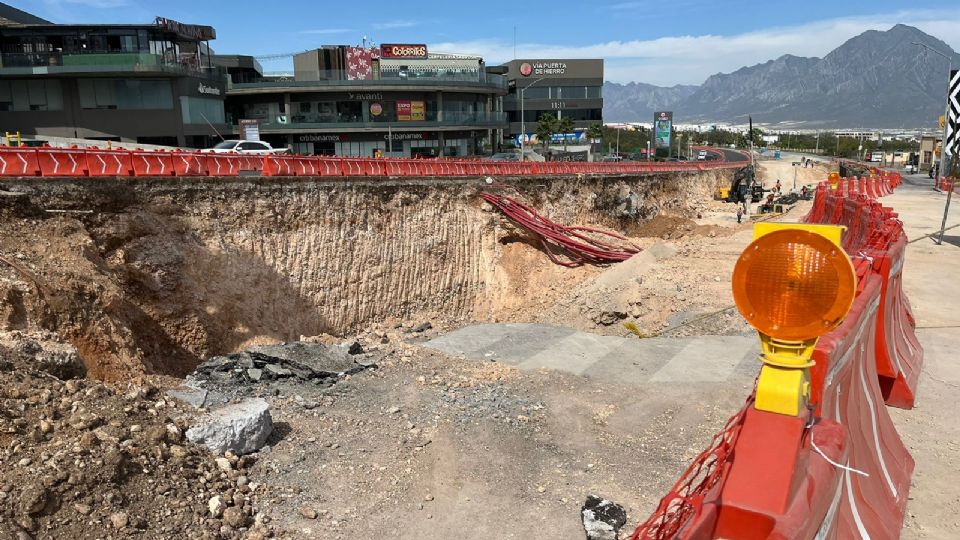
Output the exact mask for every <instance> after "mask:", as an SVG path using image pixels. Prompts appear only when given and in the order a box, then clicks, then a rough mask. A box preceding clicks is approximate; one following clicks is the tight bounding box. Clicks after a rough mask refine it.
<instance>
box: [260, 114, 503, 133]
mask: <svg viewBox="0 0 960 540" xmlns="http://www.w3.org/2000/svg"><path fill="white" fill-rule="evenodd" d="M319 120H321V119H319V118H315V117H310V116H306V115H293V116H292V117H291V118H290V119H289V120H288V121H286V122H279V121H277V120H272V121H267V122H264V121H261V123H260V131H261V132H263V133H294V132H312V131H338V132H344V131H386V130H387V129H388V128H389V129H394V130H400V131H407V130H411V129H431V130H433V129H447V130H450V129H463V128H466V129H498V128H505V127H506V126H507V116H506V114H505V113H503V112H499V111H492V112H477V113H470V112H467V113H464V112H449V111H444V112H443V115H442V118H440V119H438V115H437V113H436V112H431V113H427V114H426V115H425V118H424V120H422V121H421V120H416V121H405V120H404V121H400V120H394V119H384V120H374V121H370V120H368V121H364V120H363V119H362V118H360V117H346V116H341V117H340V118H339V119H337V120H334V119H327V120H326V121H319Z"/></svg>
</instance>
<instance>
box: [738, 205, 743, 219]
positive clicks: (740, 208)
mask: <svg viewBox="0 0 960 540" xmlns="http://www.w3.org/2000/svg"><path fill="white" fill-rule="evenodd" d="M742 220H743V206H741V205H739V204H738V205H737V223H740V222H741V221H742Z"/></svg>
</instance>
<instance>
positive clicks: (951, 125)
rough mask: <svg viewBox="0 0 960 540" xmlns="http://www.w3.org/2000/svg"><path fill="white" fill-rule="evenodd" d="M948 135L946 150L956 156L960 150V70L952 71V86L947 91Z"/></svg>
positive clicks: (948, 153)
mask: <svg viewBox="0 0 960 540" xmlns="http://www.w3.org/2000/svg"><path fill="white" fill-rule="evenodd" d="M947 105H948V106H949V107H948V110H947V137H946V140H945V141H944V150H945V151H946V153H947V155H951V156H956V155H957V152H958V150H960V70H953V71H951V72H950V86H949V90H948V91H947Z"/></svg>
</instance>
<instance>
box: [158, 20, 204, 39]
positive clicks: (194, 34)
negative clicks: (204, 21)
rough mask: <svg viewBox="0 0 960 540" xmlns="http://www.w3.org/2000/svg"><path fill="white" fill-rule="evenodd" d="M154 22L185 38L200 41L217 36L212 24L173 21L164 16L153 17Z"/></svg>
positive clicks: (163, 28)
mask: <svg viewBox="0 0 960 540" xmlns="http://www.w3.org/2000/svg"><path fill="white" fill-rule="evenodd" d="M154 23H155V24H156V25H157V26H159V27H160V29H162V30H165V31H167V32H173V33H174V34H177V35H179V36H183V37H185V38H190V39H196V40H200V41H206V40H208V39H216V38H217V32H216V31H215V30H214V29H213V27H212V26H200V25H196V24H183V23H182V22H179V21H175V20H173V19H167V18H166V17H157V18H156V19H154Z"/></svg>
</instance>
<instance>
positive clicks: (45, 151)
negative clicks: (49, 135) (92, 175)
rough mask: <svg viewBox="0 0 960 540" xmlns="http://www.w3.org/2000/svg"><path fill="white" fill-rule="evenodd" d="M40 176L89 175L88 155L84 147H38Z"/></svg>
mask: <svg viewBox="0 0 960 540" xmlns="http://www.w3.org/2000/svg"><path fill="white" fill-rule="evenodd" d="M37 163H38V164H39V165H40V176H87V155H86V153H85V152H84V150H83V149H82V148H38V149H37Z"/></svg>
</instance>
